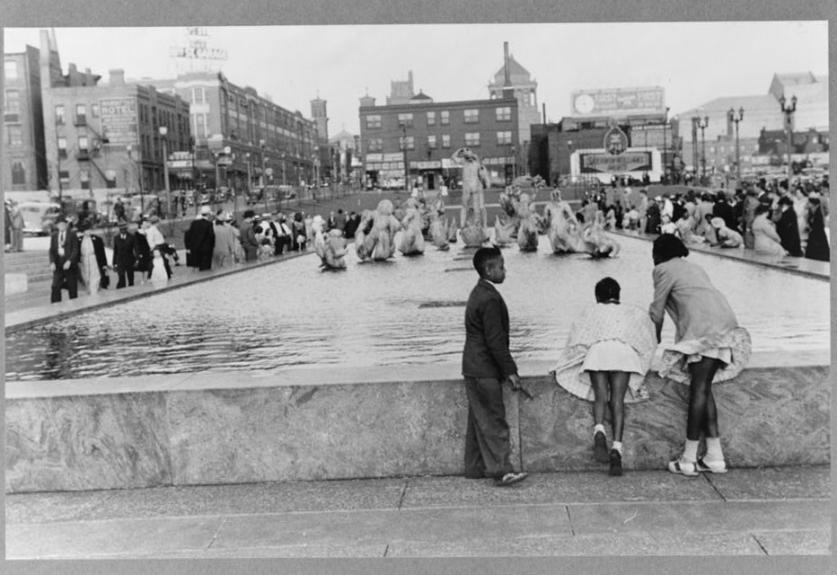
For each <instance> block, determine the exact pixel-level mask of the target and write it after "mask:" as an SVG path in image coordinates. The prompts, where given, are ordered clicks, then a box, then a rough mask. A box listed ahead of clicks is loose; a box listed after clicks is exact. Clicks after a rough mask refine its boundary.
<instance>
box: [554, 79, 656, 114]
mask: <svg viewBox="0 0 837 575" xmlns="http://www.w3.org/2000/svg"><path fill="white" fill-rule="evenodd" d="M570 104H571V106H572V111H573V116H582V117H591V116H618V117H624V116H628V115H637V114H656V113H659V114H662V113H664V112H665V109H666V106H665V91H664V90H663V88H661V87H656V86H655V87H651V88H617V89H613V90H580V91H577V92H573V94H572V96H571V102H570Z"/></svg>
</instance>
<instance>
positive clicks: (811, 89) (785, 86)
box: [678, 72, 829, 174]
mask: <svg viewBox="0 0 837 575" xmlns="http://www.w3.org/2000/svg"><path fill="white" fill-rule="evenodd" d="M794 96H795V97H796V110H795V112H794V113H793V114H792V115H791V116H790V118H791V120H792V125H791V126H790V131H791V132H793V134H794V135H793V141H794V147H798V146H796V142H797V141H800V142H804V141H805V140H806V138H807V136H806V134H808V133H809V132H810V131H812V130H813V131H814V132H827V131H828V125H829V122H828V77H827V76H826V77H821V76H816V75H814V74H812V73H811V72H806V73H799V74H774V76H773V79H772V80H771V82H770V86H769V88H768V92H767V93H766V94H763V95H755V96H724V97H720V98H715V99H714V100H710V101H709V102H706V103H705V104H702V105H700V106H698V107H696V108H692V109H690V110H686V111H685V112H682V113H680V114H678V119H679V123H680V124H681V132H682V133H683V135H684V139H683V154H682V158H683V162H684V163H685V164H686V167H687V168H688V169H689V170H696V171H698V172H702V171H703V169H704V164H705V166H706V171H707V173H708V174H712V173H730V172H732V171H733V170H734V169H735V160H734V158H735V130H736V123H735V121H734V120H735V119H739V121H738V123H737V129H738V146H739V150H738V154H739V157H740V160H741V171H742V174H745V173H748V172H750V171H751V170H752V169H758V166H761V165H763V164H765V163H767V159H766V158H760V157H757V156H759V155H760V152H759V140H760V138H761V134H762V132H763V131H765V130H766V131H768V132H773V131H777V132H784V131H786V129H787V126H786V125H785V121H786V117H785V114H784V113H783V112H782V106H781V102H780V98H782V97H785V99H786V101H785V106H786V107H790V106H791V105H792V104H791V100H792V98H793V97H794ZM731 110H732V112H733V115H732V117H730V111H731ZM742 111H743V116H742V115H741V112H742ZM739 116H741V117H740V118H739ZM701 126H704V127H703V128H702V129H701ZM778 139H782V140H786V139H787V137H786V136H784V137H780V138H778ZM780 146H784V148H785V149H787V144H785V143H780ZM785 165H787V161H785Z"/></svg>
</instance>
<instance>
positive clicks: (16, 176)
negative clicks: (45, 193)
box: [12, 161, 26, 186]
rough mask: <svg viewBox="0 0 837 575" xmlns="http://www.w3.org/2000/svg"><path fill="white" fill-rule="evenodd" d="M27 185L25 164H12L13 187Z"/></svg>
mask: <svg viewBox="0 0 837 575" xmlns="http://www.w3.org/2000/svg"><path fill="white" fill-rule="evenodd" d="M24 184H26V169H25V168H24V167H23V162H21V161H15V162H12V185H14V186H22V185H24Z"/></svg>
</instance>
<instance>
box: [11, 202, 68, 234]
mask: <svg viewBox="0 0 837 575" xmlns="http://www.w3.org/2000/svg"><path fill="white" fill-rule="evenodd" d="M18 207H19V209H20V213H21V214H22V215H23V233H25V234H36V235H39V236H45V235H49V233H50V232H51V231H52V228H53V226H54V225H55V218H57V217H58V214H60V213H61V207H60V206H59V205H58V204H54V203H52V202H20V204H19V205H18Z"/></svg>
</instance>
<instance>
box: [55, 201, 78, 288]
mask: <svg viewBox="0 0 837 575" xmlns="http://www.w3.org/2000/svg"><path fill="white" fill-rule="evenodd" d="M55 224H56V226H57V228H58V231H56V232H55V233H54V234H53V235H52V238H51V239H50V242H49V263H50V265H51V266H52V294H51V297H50V301H51V302H52V303H56V302H60V301H61V289H62V288H63V287H64V285H65V284H66V286H67V291H69V292H70V299H75V298H77V297H78V263H79V260H80V259H81V246H80V245H79V241H78V236H77V235H76V233H75V232H74V231H73V230H71V229H68V228H67V219H66V218H65V217H64V216H58V217H57V218H56V219H55Z"/></svg>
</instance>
